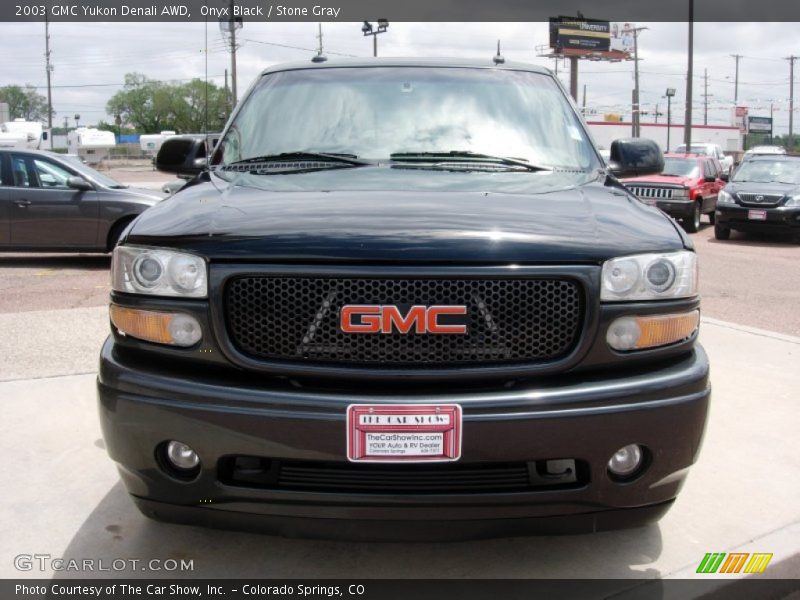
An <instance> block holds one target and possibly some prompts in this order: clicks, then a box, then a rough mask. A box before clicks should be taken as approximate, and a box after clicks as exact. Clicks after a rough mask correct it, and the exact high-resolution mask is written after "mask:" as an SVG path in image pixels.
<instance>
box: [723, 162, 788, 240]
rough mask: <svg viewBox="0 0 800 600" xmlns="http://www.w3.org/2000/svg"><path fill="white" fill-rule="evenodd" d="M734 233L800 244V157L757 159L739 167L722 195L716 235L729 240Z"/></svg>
mask: <svg viewBox="0 0 800 600" xmlns="http://www.w3.org/2000/svg"><path fill="white" fill-rule="evenodd" d="M732 229H733V230H736V231H743V232H750V233H781V234H792V235H794V237H795V240H797V241H798V242H800V157H797V156H781V155H762V156H754V157H753V158H751V159H749V160H747V161H745V162H743V163H742V164H741V165H740V166H739V168H738V169H737V170H736V173H735V174H734V176H733V178H732V179H731V182H730V183H729V184H728V185H727V186H725V189H724V190H722V191H721V192H720V193H719V197H718V199H717V209H716V224H715V225H714V235H715V236H716V238H717V239H718V240H727V239H729V238H730V236H731V230H732Z"/></svg>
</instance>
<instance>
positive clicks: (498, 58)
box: [492, 40, 506, 65]
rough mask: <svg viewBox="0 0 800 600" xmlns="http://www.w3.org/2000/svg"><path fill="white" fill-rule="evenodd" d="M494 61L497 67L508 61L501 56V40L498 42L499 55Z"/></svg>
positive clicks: (495, 56)
mask: <svg viewBox="0 0 800 600" xmlns="http://www.w3.org/2000/svg"><path fill="white" fill-rule="evenodd" d="M492 60H493V61H494V64H496V65H502V64H503V63H504V62H506V59H505V58H503V55H502V54H500V40H497V54H495V55H494V57H492Z"/></svg>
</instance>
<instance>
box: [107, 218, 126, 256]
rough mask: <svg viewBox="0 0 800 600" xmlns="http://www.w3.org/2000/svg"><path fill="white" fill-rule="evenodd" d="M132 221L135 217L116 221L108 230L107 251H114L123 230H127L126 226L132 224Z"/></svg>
mask: <svg viewBox="0 0 800 600" xmlns="http://www.w3.org/2000/svg"><path fill="white" fill-rule="evenodd" d="M131 221H133V217H132V218H127V219H123V220H122V221H117V222H116V223H114V226H113V227H112V228H111V230H110V231H109V232H108V239H107V240H106V252H112V251H113V250H114V246H116V245H117V242H118V241H119V236H121V235H122V232H123V231H125V228H126V227H127V226H128V225H130V223H131Z"/></svg>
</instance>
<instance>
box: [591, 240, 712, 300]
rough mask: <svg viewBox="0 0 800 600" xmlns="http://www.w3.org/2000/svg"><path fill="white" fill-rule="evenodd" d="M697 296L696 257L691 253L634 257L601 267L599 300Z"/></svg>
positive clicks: (682, 252) (638, 255) (616, 259)
mask: <svg viewBox="0 0 800 600" xmlns="http://www.w3.org/2000/svg"><path fill="white" fill-rule="evenodd" d="M696 294H697V256H696V255H695V253H694V252H689V251H686V250H682V251H680V252H670V253H667V254H637V255H634V256H623V257H621V258H614V259H611V260H609V261H606V262H605V263H604V264H603V273H602V289H601V292H600V299H601V300H606V301H609V300H610V301H614V300H616V301H619V300H657V299H662V298H686V297H689V296H694V295H696Z"/></svg>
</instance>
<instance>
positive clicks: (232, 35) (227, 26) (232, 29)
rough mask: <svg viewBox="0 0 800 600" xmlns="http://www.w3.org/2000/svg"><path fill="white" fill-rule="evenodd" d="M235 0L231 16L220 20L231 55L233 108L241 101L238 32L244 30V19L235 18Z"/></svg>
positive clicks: (231, 4)
mask: <svg viewBox="0 0 800 600" xmlns="http://www.w3.org/2000/svg"><path fill="white" fill-rule="evenodd" d="M233 9H234V0H230V4H229V5H228V14H229V15H230V16H228V17H226V18H224V19H220V21H219V29H220V31H221V32H222V37H223V39H224V40H225V41H226V42H227V43H228V52H230V53H231V102H232V104H233V107H234V108H235V107H236V103H237V102H238V101H239V92H238V86H237V85H236V81H237V76H236V75H237V73H236V50H237V47H236V30H237V29H241V28H242V17H234V16H233V15H234V10H233Z"/></svg>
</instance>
